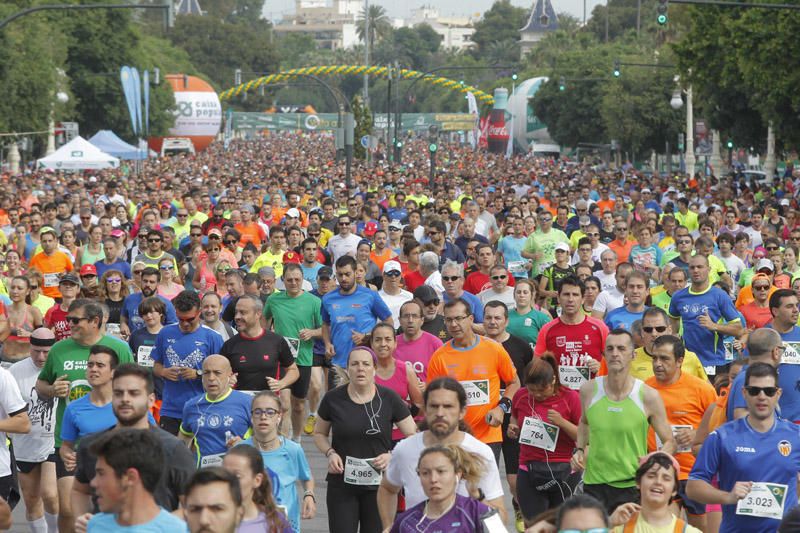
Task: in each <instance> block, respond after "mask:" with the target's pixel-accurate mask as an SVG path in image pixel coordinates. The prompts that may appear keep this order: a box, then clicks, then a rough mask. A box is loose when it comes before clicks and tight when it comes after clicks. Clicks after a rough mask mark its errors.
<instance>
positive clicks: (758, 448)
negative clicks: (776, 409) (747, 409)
mask: <svg viewBox="0 0 800 533" xmlns="http://www.w3.org/2000/svg"><path fill="white" fill-rule="evenodd" d="M798 470H800V432H798V428H797V426H795V425H794V424H792V423H790V422H787V421H786V420H781V419H778V418H776V419H775V424H774V426H773V427H772V429H770V430H769V431H767V432H766V433H760V432H758V431H756V430H754V429H753V428H752V427H751V426H750V424H749V423H748V421H747V417H744V418H740V419H738V420H734V421H733V422H728V423H727V424H723V425H722V426H720V427H718V428H717V429H716V431H714V432H712V433H711V434H710V435H709V436H708V438H706V440H705V442H704V443H703V447H702V448H700V453H699V454H698V456H697V460H696V461H695V463H694V467H693V468H692V471H691V473H690V474H689V479H690V480H692V479H699V480H703V481H705V482H707V483H711V479H712V478H713V477H714V475H715V474H716V475H717V478H718V481H719V488H720V490H724V491H730V490H731V489H732V488H733V486H734V485H735V484H736V482H737V481H754V482H767V483H776V484H781V485H787V490H786V494H785V500H784V515H785V514H786V512H788V511H789V509H791V508H792V507H793V506H794V505H795V504H796V503H797V471H798ZM779 523H780V522H779V521H778V520H776V519H772V518H762V517H755V516H746V515H738V514H736V505H723V506H722V526H721V527H720V531H747V532H748V533H751V532H752V533H761V532H763V533H767V532H769V533H774V532H775V531H776V530H777V528H778V525H779Z"/></svg>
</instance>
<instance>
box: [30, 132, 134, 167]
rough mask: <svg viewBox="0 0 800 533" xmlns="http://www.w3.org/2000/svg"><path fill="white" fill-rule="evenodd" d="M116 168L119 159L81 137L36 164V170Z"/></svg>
mask: <svg viewBox="0 0 800 533" xmlns="http://www.w3.org/2000/svg"><path fill="white" fill-rule="evenodd" d="M118 167H119V159H117V158H116V157H114V156H110V155H108V154H107V153H105V152H103V151H101V150H100V149H99V148H97V147H96V146H94V145H93V144H92V143H90V142H89V141H87V140H86V139H84V138H83V137H75V138H74V139H72V140H71V141H70V142H68V143H67V144H65V145H64V146H62V147H61V148H59V149H58V150H56V151H55V152H53V153H52V154H50V155H48V156H46V157H43V158H42V159H39V160H38V161H37V162H36V168H40V169H42V168H49V169H52V170H97V169H103V168H118Z"/></svg>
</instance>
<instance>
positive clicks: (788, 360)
mask: <svg viewBox="0 0 800 533" xmlns="http://www.w3.org/2000/svg"><path fill="white" fill-rule="evenodd" d="M783 346H784V348H786V349H785V350H784V351H783V357H782V358H781V363H783V364H786V365H800V342H784V343H783Z"/></svg>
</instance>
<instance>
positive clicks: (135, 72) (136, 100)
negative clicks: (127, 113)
mask: <svg viewBox="0 0 800 533" xmlns="http://www.w3.org/2000/svg"><path fill="white" fill-rule="evenodd" d="M131 76H132V77H133V106H134V107H133V109H134V111H136V129H137V131H138V132H139V133H138V134H140V135H141V134H143V133H144V130H143V129H142V82H141V80H140V78H139V69H137V68H136V67H131Z"/></svg>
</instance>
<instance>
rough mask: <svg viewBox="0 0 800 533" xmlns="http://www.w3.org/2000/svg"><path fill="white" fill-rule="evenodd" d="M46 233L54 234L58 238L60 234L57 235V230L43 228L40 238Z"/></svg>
mask: <svg viewBox="0 0 800 533" xmlns="http://www.w3.org/2000/svg"><path fill="white" fill-rule="evenodd" d="M45 233H52V234H53V235H55V236H56V238H58V233H56V230H55V229H54V228H53V227H51V226H42V227H41V229H40V230H39V236H40V237H41V236H42V235H44V234H45Z"/></svg>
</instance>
